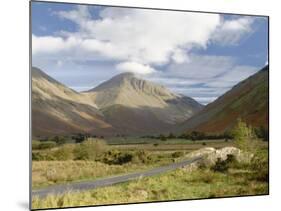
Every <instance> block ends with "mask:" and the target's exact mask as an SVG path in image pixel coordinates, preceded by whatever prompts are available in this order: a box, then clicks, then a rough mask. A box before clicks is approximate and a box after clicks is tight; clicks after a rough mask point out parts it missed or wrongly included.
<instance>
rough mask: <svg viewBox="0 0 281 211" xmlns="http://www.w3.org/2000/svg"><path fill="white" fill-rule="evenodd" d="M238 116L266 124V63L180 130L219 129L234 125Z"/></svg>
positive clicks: (247, 120) (221, 130)
mask: <svg viewBox="0 0 281 211" xmlns="http://www.w3.org/2000/svg"><path fill="white" fill-rule="evenodd" d="M238 118H241V119H243V121H245V122H247V123H248V124H250V125H252V126H254V127H260V126H262V127H264V128H268V66H267V67H265V68H263V69H262V70H260V71H259V72H258V73H256V74H254V75H253V76H251V77H249V78H247V79H245V80H244V81H242V82H240V83H238V84H237V85H236V86H234V87H233V88H232V89H231V90H230V91H228V92H227V93H225V94H224V95H222V96H221V97H219V98H218V99H217V100H215V101H214V102H213V103H210V104H209V105H207V106H206V107H205V108H204V109H203V110H202V111H200V112H199V113H197V114H196V115H195V116H193V117H192V118H190V119H189V120H187V121H186V122H185V123H183V124H181V125H180V126H179V127H180V130H181V131H192V130H195V131H202V132H208V133H220V132H224V131H226V130H228V129H231V128H233V126H234V125H235V124H236V121H237V119H238Z"/></svg>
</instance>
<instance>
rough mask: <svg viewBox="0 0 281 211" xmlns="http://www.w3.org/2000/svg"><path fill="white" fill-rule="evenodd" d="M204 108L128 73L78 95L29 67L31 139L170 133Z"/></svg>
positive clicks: (190, 99)
mask: <svg viewBox="0 0 281 211" xmlns="http://www.w3.org/2000/svg"><path fill="white" fill-rule="evenodd" d="M202 108H203V106H202V105H201V104H199V103H198V102H196V101H195V100H193V99H192V98H189V97H186V96H182V95H178V94H174V93H172V92H171V91H169V90H168V89H166V88H165V87H163V86H161V85H158V84H154V83H152V82H148V81H146V80H143V79H139V78H137V77H135V76H134V75H133V74H131V73H123V74H120V75H117V76H115V77H113V78H111V79H110V80H108V81H106V82H104V83H102V84H100V85H99V86H97V87H96V88H93V89H91V90H89V91H87V92H83V93H78V92H76V91H74V90H72V89H70V88H68V87H66V86H65V85H63V84H61V83H59V82H58V81H56V80H54V79H52V78H51V77H50V76H48V75H47V74H45V73H44V72H43V71H41V70H39V69H38V68H35V67H33V68H32V129H33V135H34V136H44V135H45V136H46V135H55V134H73V133H77V132H81V133H90V134H96V135H116V134H125V135H140V134H152V133H160V132H168V131H170V130H171V128H173V127H174V125H176V124H178V123H180V122H183V121H185V120H187V119H188V118H190V117H191V116H192V115H194V114H195V113H196V112H198V111H199V110H201V109H202Z"/></svg>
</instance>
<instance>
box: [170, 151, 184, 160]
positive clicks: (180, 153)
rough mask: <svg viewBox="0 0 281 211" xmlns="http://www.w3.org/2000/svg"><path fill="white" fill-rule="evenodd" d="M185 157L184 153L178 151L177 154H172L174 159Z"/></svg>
mask: <svg viewBox="0 0 281 211" xmlns="http://www.w3.org/2000/svg"><path fill="white" fill-rule="evenodd" d="M183 155H184V153H183V152H181V151H177V152H174V153H172V157H173V158H179V157H182V156H183Z"/></svg>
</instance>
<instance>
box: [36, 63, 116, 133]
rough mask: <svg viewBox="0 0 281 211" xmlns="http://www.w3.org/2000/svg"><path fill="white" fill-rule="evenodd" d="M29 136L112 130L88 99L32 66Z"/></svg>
mask: <svg viewBox="0 0 281 211" xmlns="http://www.w3.org/2000/svg"><path fill="white" fill-rule="evenodd" d="M31 74H32V135H33V136H48V135H57V134H69V133H71V134H73V133H78V132H81V133H90V132H93V131H96V132H98V131H99V130H109V131H110V130H112V127H111V125H110V124H108V123H106V122H105V121H104V117H103V114H102V112H100V111H99V110H98V108H97V106H96V105H95V104H94V103H93V102H92V101H91V100H90V99H87V98H86V97H84V96H81V94H79V93H77V92H76V91H74V90H72V89H70V88H68V87H66V86H65V85H63V84H61V83H59V82H58V81H56V80H54V79H53V78H51V77H50V76H48V75H47V74H45V73H44V72H43V71H41V70H40V69H38V68H35V67H32V70H31Z"/></svg>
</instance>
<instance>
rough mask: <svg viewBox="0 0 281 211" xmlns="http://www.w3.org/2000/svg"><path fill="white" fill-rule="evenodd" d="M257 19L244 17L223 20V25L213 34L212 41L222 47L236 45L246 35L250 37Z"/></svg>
mask: <svg viewBox="0 0 281 211" xmlns="http://www.w3.org/2000/svg"><path fill="white" fill-rule="evenodd" d="M256 19H257V18H256V17H252V16H251V17H250V16H242V17H239V18H235V19H230V20H223V18H222V20H221V24H220V25H219V27H218V28H217V30H216V32H215V33H214V34H213V37H212V40H213V41H214V42H216V43H218V44H221V45H235V44H237V43H238V42H239V41H240V40H241V39H242V38H243V37H244V36H245V35H250V34H251V33H252V32H253V31H254V29H253V23H254V21H255V20H256Z"/></svg>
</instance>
